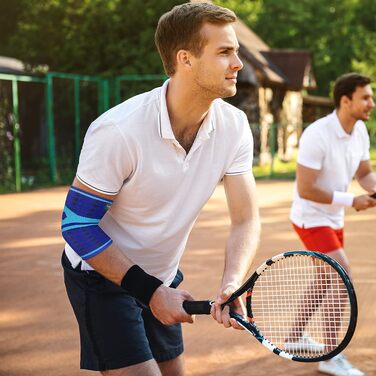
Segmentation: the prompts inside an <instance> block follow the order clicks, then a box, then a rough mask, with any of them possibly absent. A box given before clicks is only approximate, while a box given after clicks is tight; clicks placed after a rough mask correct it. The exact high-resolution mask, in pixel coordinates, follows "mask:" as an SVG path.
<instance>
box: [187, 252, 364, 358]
mask: <svg viewBox="0 0 376 376" xmlns="http://www.w3.org/2000/svg"><path fill="white" fill-rule="evenodd" d="M244 293H246V310H247V316H248V318H245V317H243V316H241V315H239V314H238V313H235V312H230V317H232V318H233V319H235V320H236V321H237V322H238V323H239V325H240V326H242V327H243V328H244V329H245V330H246V331H248V332H250V333H251V334H253V335H254V337H255V338H256V339H257V340H258V341H259V342H261V343H262V344H263V345H264V346H265V347H266V348H268V349H269V350H271V351H273V352H274V353H275V354H277V355H279V356H282V357H284V358H287V359H291V360H295V361H299V362H319V361H323V360H327V359H330V358H332V357H333V356H335V355H337V354H338V353H340V352H341V351H342V350H343V349H344V348H345V347H346V346H347V345H348V343H349V342H350V340H351V338H352V336H353V334H354V331H355V327H356V322H357V314H358V309H357V301H356V295H355V291H354V287H353V285H352V283H351V280H350V278H349V277H348V275H347V274H346V272H345V271H344V269H343V268H342V267H341V266H340V265H339V264H338V263H337V262H336V261H335V260H333V259H332V258H330V257H328V256H327V255H325V254H321V253H317V252H311V251H291V252H285V253H281V254H279V255H277V256H274V257H272V258H271V259H269V260H267V261H266V262H264V263H263V264H262V265H261V266H259V267H258V269H257V270H256V271H255V272H254V273H253V274H252V276H251V277H250V278H249V279H248V280H247V281H246V282H245V283H244V284H243V285H242V286H241V287H240V288H239V289H238V290H237V291H235V292H234V293H233V294H232V295H231V296H230V298H229V299H228V300H227V302H225V303H224V304H223V306H225V305H229V304H230V303H232V302H233V301H234V300H235V299H237V298H238V297H240V296H241V295H243V294H244ZM212 304H213V302H212V301H210V300H205V301H188V300H186V301H184V303H183V307H184V309H185V310H186V312H187V313H189V314H210V310H211V306H212Z"/></svg>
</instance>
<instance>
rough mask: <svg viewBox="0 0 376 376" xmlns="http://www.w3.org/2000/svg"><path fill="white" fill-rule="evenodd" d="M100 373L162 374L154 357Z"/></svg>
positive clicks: (125, 375) (107, 375)
mask: <svg viewBox="0 0 376 376" xmlns="http://www.w3.org/2000/svg"><path fill="white" fill-rule="evenodd" d="M101 374H102V375H103V376H139V375H142V376H162V374H161V371H160V369H159V367H158V364H157V362H156V361H155V360H154V359H150V360H148V361H146V362H143V363H139V364H134V365H132V366H129V367H124V368H119V369H111V370H108V371H102V372H101Z"/></svg>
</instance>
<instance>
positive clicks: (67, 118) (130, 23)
mask: <svg viewBox="0 0 376 376" xmlns="http://www.w3.org/2000/svg"><path fill="white" fill-rule="evenodd" d="M183 2H184V1H179V0H144V1H139V0H106V1H102V0H13V1H7V0H0V193H4V192H12V191H25V190H30V189H34V188H40V187H47V186H53V185H61V184H69V183H70V182H71V181H72V178H73V176H74V174H75V169H76V165H77V161H78V157H79V151H80V148H81V144H82V140H83V137H84V135H85V132H86V129H87V128H88V126H89V125H90V123H91V121H93V120H94V119H95V118H96V117H97V116H98V115H99V114H101V113H102V112H104V111H106V110H107V109H108V108H110V107H111V106H113V105H115V104H117V103H120V102H121V101H123V100H125V99H127V98H129V97H130V96H133V95H135V94H137V93H140V92H143V91H146V90H149V89H151V88H153V87H156V86H159V85H161V84H162V82H163V81H164V80H165V79H166V78H167V77H166V76H165V75H164V72H163V67H162V64H161V61H160V59H159V55H158V53H157V50H156V48H155V46H154V31H155V27H156V25H157V22H158V19H159V17H160V16H161V15H162V14H163V13H164V12H166V11H167V10H169V9H171V8H172V7H173V6H174V5H177V4H181V3H183ZM213 2H214V3H215V4H218V5H222V6H225V7H228V8H230V9H232V10H234V11H235V13H236V14H237V15H238V18H239V20H238V22H237V23H236V24H235V29H236V33H237V36H238V39H239V42H240V46H241V49H240V55H241V58H242V60H243V63H244V69H243V70H242V71H241V74H240V75H239V79H238V93H237V95H236V96H235V97H234V98H231V99H230V100H229V101H230V102H231V103H232V104H234V105H235V106H237V107H239V108H241V109H242V110H243V111H245V112H246V114H247V116H248V119H249V123H250V126H251V129H252V132H253V135H254V139H255V151H254V154H255V155H254V157H255V165H254V173H255V175H256V177H257V178H288V179H291V178H293V177H294V173H295V157H296V149H297V146H298V142H299V137H300V135H301V132H302V131H303V129H304V128H305V127H306V126H307V125H308V124H309V123H311V122H312V121H314V120H315V119H317V118H319V117H322V116H323V115H325V114H327V113H330V112H331V111H333V103H332V99H331V89H332V86H333V83H334V80H335V78H336V77H338V76H339V75H341V74H343V73H346V72H350V71H357V72H360V73H363V74H366V75H369V76H370V77H371V78H372V79H375V78H376V2H375V1H374V0H301V1H298V2H296V1H292V0H250V1H241V0H215V1H213ZM375 119H376V116H375V114H373V118H371V120H370V121H369V122H368V124H367V126H368V129H369V132H370V136H371V142H372V150H371V156H372V160H373V161H374V160H375V159H376V137H375V133H376V120H375Z"/></svg>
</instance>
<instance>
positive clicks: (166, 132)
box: [159, 79, 215, 140]
mask: <svg viewBox="0 0 376 376" xmlns="http://www.w3.org/2000/svg"><path fill="white" fill-rule="evenodd" d="M169 82H170V79H168V80H166V81H165V82H164V83H163V85H162V87H161V98H160V100H161V103H160V104H161V106H160V114H159V130H160V134H161V137H162V138H166V139H170V140H175V135H174V132H173V131H172V127H171V122H170V117H169V115H168V110H167V102H166V93H167V86H168V84H169ZM213 106H214V103H213V104H212V105H211V106H210V108H209V111H208V113H207V115H206V117H205V119H204V121H203V122H202V124H201V127H200V129H199V131H198V135H197V136H198V137H199V138H202V139H207V138H209V137H210V133H211V132H212V131H213V130H214V129H215V124H214V119H213Z"/></svg>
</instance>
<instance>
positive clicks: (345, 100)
mask: <svg viewBox="0 0 376 376" xmlns="http://www.w3.org/2000/svg"><path fill="white" fill-rule="evenodd" d="M350 103H351V99H350V98H349V97H348V96H347V95H342V97H341V100H340V107H346V106H348V105H349V104H350Z"/></svg>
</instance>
